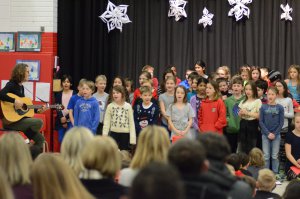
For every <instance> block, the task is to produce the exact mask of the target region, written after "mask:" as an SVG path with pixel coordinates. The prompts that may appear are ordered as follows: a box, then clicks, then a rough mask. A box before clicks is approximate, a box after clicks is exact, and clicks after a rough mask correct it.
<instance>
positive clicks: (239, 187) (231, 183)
mask: <svg viewBox="0 0 300 199" xmlns="http://www.w3.org/2000/svg"><path fill="white" fill-rule="evenodd" d="M198 141H199V142H200V143H202V144H203V146H204V148H205V150H206V156H207V159H208V160H209V163H210V164H209V169H208V172H207V174H205V175H207V178H208V179H210V180H211V182H213V183H214V184H215V185H217V186H218V187H219V188H220V189H222V190H223V191H225V192H226V193H227V194H228V195H229V196H230V197H232V198H239V199H244V198H245V199H246V198H247V199H248V198H251V196H252V191H251V188H250V186H249V185H248V184H246V183H245V182H242V181H240V180H238V179H237V178H236V177H235V176H233V175H232V174H231V173H230V171H229V170H228V168H227V167H226V164H225V160H226V158H227V156H228V155H229V154H230V146H229V144H228V142H227V140H226V138H225V137H224V136H223V135H219V134H217V133H205V134H201V135H200V136H199V137H198Z"/></svg>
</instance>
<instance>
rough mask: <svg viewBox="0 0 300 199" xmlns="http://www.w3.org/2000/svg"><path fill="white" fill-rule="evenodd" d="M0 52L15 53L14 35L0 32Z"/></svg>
mask: <svg viewBox="0 0 300 199" xmlns="http://www.w3.org/2000/svg"><path fill="white" fill-rule="evenodd" d="M0 51H1V52H14V51H15V33H13V32H0Z"/></svg>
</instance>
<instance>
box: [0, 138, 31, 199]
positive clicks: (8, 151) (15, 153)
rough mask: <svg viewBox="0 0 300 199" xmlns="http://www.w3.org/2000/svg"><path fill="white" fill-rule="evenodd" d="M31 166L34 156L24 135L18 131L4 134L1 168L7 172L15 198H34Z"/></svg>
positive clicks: (1, 140)
mask: <svg viewBox="0 0 300 199" xmlns="http://www.w3.org/2000/svg"><path fill="white" fill-rule="evenodd" d="M31 166H32V158H31V155H30V151H29V146H28V145H27V144H26V143H25V141H24V139H23V137H22V136H21V135H20V134H19V133H17V132H9V133H5V134H4V135H2V136H1V138H0V169H2V170H3V171H4V172H5V173H6V175H7V181H8V182H9V184H10V185H11V187H12V190H13V193H14V196H15V199H18V198H21V199H32V198H33V191H32V185H31V180H30V169H31ZM1 186H2V185H0V187H1ZM0 195H1V193H0Z"/></svg>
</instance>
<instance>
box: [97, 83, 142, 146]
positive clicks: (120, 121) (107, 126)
mask: <svg viewBox="0 0 300 199" xmlns="http://www.w3.org/2000/svg"><path fill="white" fill-rule="evenodd" d="M125 96H126V93H125V88H124V87H123V86H114V87H113V91H112V97H113V102H112V103H110V104H109V105H108V106H107V109H106V112H105V117H104V126H103V135H104V136H107V135H110V136H111V137H112V138H114V139H115V140H116V142H117V144H118V146H119V149H120V150H129V149H130V147H129V144H131V145H135V144H136V133H135V126H134V119H133V111H132V107H131V105H130V104H129V103H127V102H125Z"/></svg>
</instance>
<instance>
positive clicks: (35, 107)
mask: <svg viewBox="0 0 300 199" xmlns="http://www.w3.org/2000/svg"><path fill="white" fill-rule="evenodd" d="M42 107H43V105H27V108H28V109H40V108H42ZM46 108H57V105H48V106H46Z"/></svg>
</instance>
